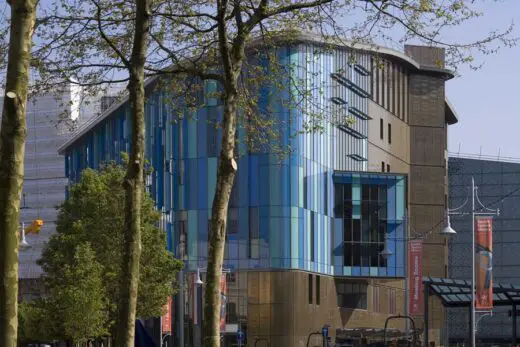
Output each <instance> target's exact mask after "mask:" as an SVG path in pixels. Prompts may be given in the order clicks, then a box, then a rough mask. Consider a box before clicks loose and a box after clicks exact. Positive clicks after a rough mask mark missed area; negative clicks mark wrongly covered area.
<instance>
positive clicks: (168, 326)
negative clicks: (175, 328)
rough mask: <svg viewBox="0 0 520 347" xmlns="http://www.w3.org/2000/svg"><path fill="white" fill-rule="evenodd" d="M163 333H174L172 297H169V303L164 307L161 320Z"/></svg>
mask: <svg viewBox="0 0 520 347" xmlns="http://www.w3.org/2000/svg"><path fill="white" fill-rule="evenodd" d="M161 323H162V324H161V325H162V333H163V334H171V332H172V297H171V296H169V297H168V302H167V303H166V305H164V306H163V314H162V319H161Z"/></svg>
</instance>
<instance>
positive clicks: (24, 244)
mask: <svg viewBox="0 0 520 347" xmlns="http://www.w3.org/2000/svg"><path fill="white" fill-rule="evenodd" d="M29 248H31V245H30V244H29V243H28V242H27V240H26V239H25V223H23V222H22V241H21V242H20V249H23V250H25V249H29Z"/></svg>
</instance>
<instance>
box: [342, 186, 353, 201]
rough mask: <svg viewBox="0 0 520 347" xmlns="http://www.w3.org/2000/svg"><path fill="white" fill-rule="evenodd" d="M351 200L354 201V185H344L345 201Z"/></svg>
mask: <svg viewBox="0 0 520 347" xmlns="http://www.w3.org/2000/svg"><path fill="white" fill-rule="evenodd" d="M351 200H352V185H351V184H343V201H351Z"/></svg>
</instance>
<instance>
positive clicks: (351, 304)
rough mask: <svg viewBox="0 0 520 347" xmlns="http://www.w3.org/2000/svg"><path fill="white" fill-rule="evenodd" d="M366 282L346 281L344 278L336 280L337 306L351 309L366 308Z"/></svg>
mask: <svg viewBox="0 0 520 347" xmlns="http://www.w3.org/2000/svg"><path fill="white" fill-rule="evenodd" d="M367 290H368V286H367V284H366V283H348V282H345V280H336V293H337V302H338V306H340V307H345V308H353V309H362V310H366V309H367Z"/></svg>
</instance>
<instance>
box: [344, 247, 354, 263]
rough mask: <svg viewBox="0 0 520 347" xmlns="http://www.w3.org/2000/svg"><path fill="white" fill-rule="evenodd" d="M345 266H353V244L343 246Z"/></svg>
mask: <svg viewBox="0 0 520 347" xmlns="http://www.w3.org/2000/svg"><path fill="white" fill-rule="evenodd" d="M343 266H352V243H351V242H345V243H344V245H343Z"/></svg>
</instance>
